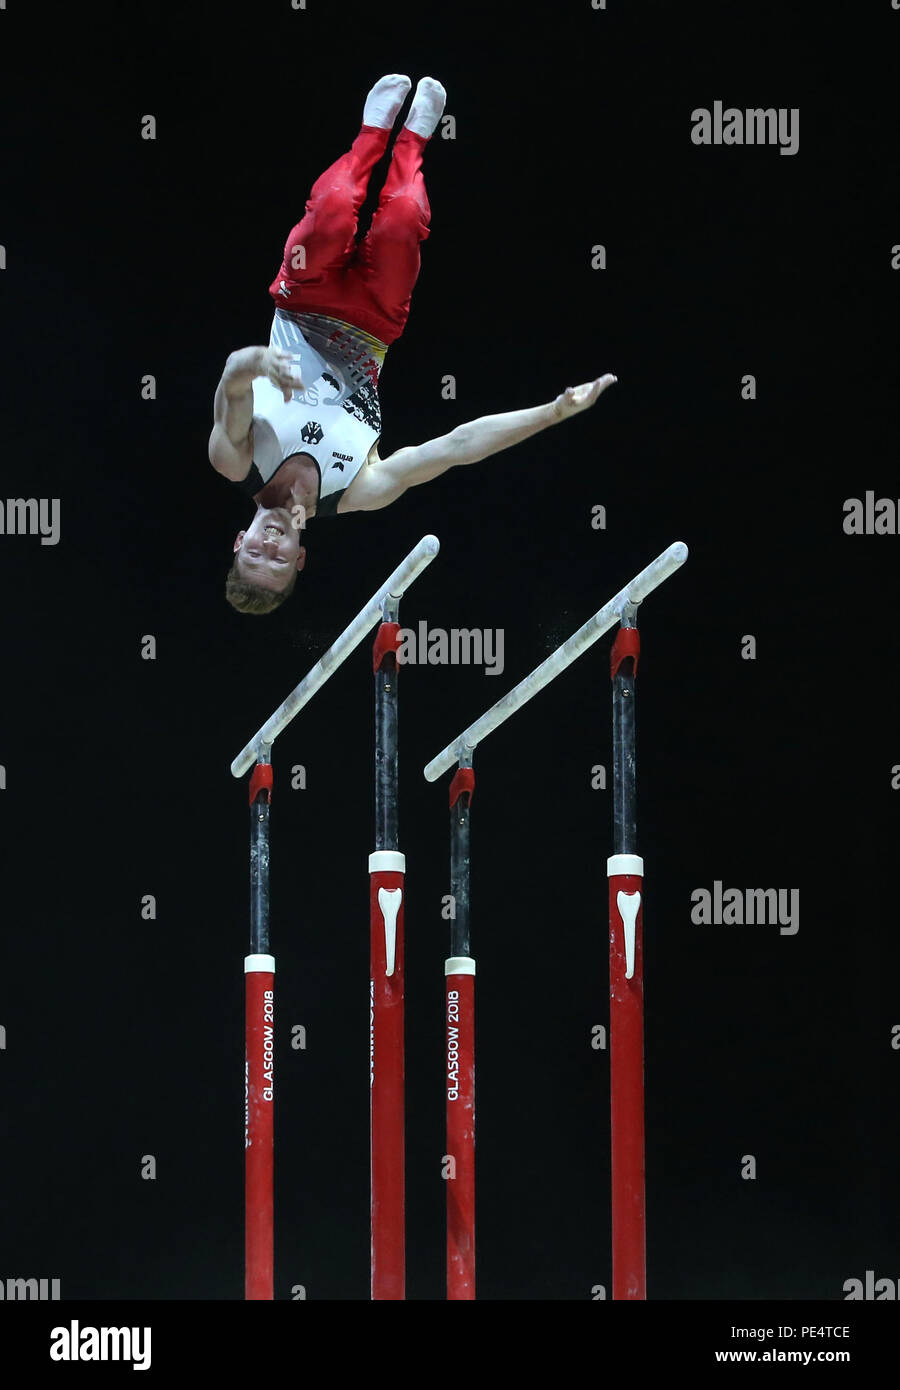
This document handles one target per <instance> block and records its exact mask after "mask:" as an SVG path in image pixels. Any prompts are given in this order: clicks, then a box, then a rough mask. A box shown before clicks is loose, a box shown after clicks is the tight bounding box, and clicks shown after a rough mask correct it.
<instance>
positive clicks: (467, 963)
mask: <svg viewBox="0 0 900 1390" xmlns="http://www.w3.org/2000/svg"><path fill="white" fill-rule="evenodd" d="M444 974H445V975H474V974H475V962H474V960H473V959H472V957H471V956H450V957H449V958H448V959H447V960H445V961H444Z"/></svg>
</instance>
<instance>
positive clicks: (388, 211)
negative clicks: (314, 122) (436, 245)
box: [269, 125, 431, 343]
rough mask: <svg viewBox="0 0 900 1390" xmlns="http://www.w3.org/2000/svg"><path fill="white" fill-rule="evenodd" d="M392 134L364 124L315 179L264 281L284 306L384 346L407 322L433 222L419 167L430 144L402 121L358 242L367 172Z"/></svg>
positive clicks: (391, 340) (367, 181) (383, 149)
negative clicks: (339, 322)
mask: <svg viewBox="0 0 900 1390" xmlns="http://www.w3.org/2000/svg"><path fill="white" fill-rule="evenodd" d="M390 135H391V132H390V130H383V129H381V128H380V127H378V126H368V125H364V126H363V127H362V128H361V129H360V132H359V134H358V135H357V137H356V139H355V140H354V141H353V144H352V145H351V147H350V149H349V150H348V151H347V153H346V154H345V155H342V156H341V158H340V159H338V160H337V161H336V162H335V163H334V164H332V166H331V168H330V169H326V171H325V173H324V174H322V175H321V176H320V177H319V178H318V179H317V180H316V182H315V183H314V184H313V186H312V191H311V193H310V196H309V200H308V201H307V204H306V213H305V216H304V217H303V220H302V221H301V222H298V223H297V225H296V227H294V228H293V230H292V231H291V234H290V236H289V237H288V239H287V243H286V245H285V248H284V260H283V261H282V264H281V269H280V270H279V272H278V275H277V276H276V278H275V279H274V280H273V282H272V284H271V285H270V286H269V294H270V295H271V296H272V298H273V300H274V301H275V303H276V304H277V305H280V306H281V307H282V308H285V309H292V310H294V311H295V312H300V313H306V312H309V313H320V314H329V315H331V317H333V318H339V319H343V320H344V322H345V323H351V324H353V326H354V327H355V328H361V329H363V331H364V332H366V333H371V334H373V336H374V337H376V338H379V339H380V340H381V341H382V342H383V343H393V342H394V341H395V340H396V339H397V338H399V337H400V334H401V333H402V332H403V329H404V328H405V326H406V320H407V318H408V316H409V303H410V297H411V295H412V290H413V285H414V284H415V283H416V278H417V276H418V274H419V266H420V256H419V246H420V244H421V243H422V242H423V241H424V240H425V238H426V237H427V236H428V225H429V221H430V219H431V208H430V206H429V203H428V195H427V193H426V192H425V179H424V177H423V175H422V170H421V167H420V166H421V163H422V153H423V151H424V149H425V146H426V144H427V143H428V142H427V140H426V138H425V137H424V136H422V135H416V134H415V133H414V132H413V131H411V130H407V129H406V127H405V126H404V127H403V129H402V130H401V131H400V134H399V135H398V136H397V139H396V140H395V141H394V148H393V152H392V157H391V163H390V167H389V169H388V174H387V178H386V180H385V183H384V188H383V189H382V192H381V197H380V199H379V202H378V207H377V208H376V210H375V214H374V216H373V218H372V225H371V227H370V228H369V230H368V232H367V233H366V235H365V237H364V238H363V239H362V241H359V240H358V239H357V225H356V224H357V215H358V213H359V209H360V208H361V207H362V204H363V202H364V200H365V196H366V190H367V188H368V183H369V175H370V174H371V172H372V170H373V168H374V167H375V165H376V164H377V163H378V160H379V159H380V158H381V156H382V155H383V154H384V152H385V150H386V149H387V144H388V140H389V139H390Z"/></svg>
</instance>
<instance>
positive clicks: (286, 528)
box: [209, 73, 616, 613]
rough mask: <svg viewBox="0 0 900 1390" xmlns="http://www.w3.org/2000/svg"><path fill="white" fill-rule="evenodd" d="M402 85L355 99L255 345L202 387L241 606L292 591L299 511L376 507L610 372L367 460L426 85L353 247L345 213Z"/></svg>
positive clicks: (423, 129)
mask: <svg viewBox="0 0 900 1390" xmlns="http://www.w3.org/2000/svg"><path fill="white" fill-rule="evenodd" d="M411 86H412V83H411V82H410V80H409V78H408V77H405V76H402V75H399V74H396V73H392V74H389V75H388V76H386V77H382V78H381V79H380V80H379V81H378V82H376V83H375V86H374V87H373V88H372V90H371V91H370V92H369V95H368V97H367V98H366V102H365V107H364V109H363V120H362V127H361V129H360V132H359V134H358V135H357V137H356V139H355V140H354V141H353V144H352V145H351V147H350V150H349V151H348V152H347V153H346V154H344V155H343V156H342V157H341V158H340V159H338V160H337V162H336V163H334V164H333V165H332V166H331V168H329V169H328V170H326V172H325V173H324V174H322V175H321V177H320V178H319V179H317V181H316V182H315V184H314V185H313V187H312V191H311V194H310V198H309V200H308V201H307V203H306V210H305V215H304V217H303V219H302V221H300V222H299V223H298V224H297V225H296V226H295V227H294V228H293V230H292V231H291V233H290V235H289V237H288V239H287V243H286V245H285V251H284V259H283V262H282V265H281V269H280V271H279V273H278V275H277V276H276V278H275V280H274V281H273V282H272V284H271V285H270V287H269V294H270V295H271V297H272V299H273V301H274V303H275V315H274V319H273V322H272V329H271V335H270V339H269V344H268V346H267V347H246V348H240V349H238V350H237V351H236V352H233V353H231V354H230V356H229V357H228V360H227V362H226V364H225V370H224V371H223V373H222V378H221V380H220V382H219V384H218V387H217V388H216V396H215V406H214V424H213V428H212V433H211V434H210V438H209V459H210V463H211V464H212V466H213V468H214V469H216V471H217V472H218V473H220V474H222V475H223V476H224V477H225V478H227V479H228V480H229V481H230V482H231V483H232V485H234V486H236V487H238V488H240V489H241V491H243V492H244V493H246V494H247V496H248V497H251V498H252V499H253V501H254V503H255V505H256V514H255V516H254V518H253V521H252V522H251V524H250V526H249V527H248V529H247V530H246V531H239V532H238V534H237V537H236V539H235V542H234V559H233V563H232V567H231V569H230V571H229V573H228V577H227V579H226V584H225V596H226V598H227V600H228V602H229V603H230V604H231V605H232V607H234V608H235V609H237V610H238V611H239V612H241V613H268V612H271V611H272V610H273V609H275V608H277V607H278V605H279V604H281V603H283V602H284V600H285V599H286V598H287V597H288V595H289V594H290V593H292V591H293V589H294V587H295V585H296V582H297V575H298V573H299V572H300V571H301V570H302V569H303V566H304V564H305V562H306V548H305V546H304V545H303V544H302V543H301V532H302V530H303V529H304V528H305V526H306V522H307V520H308V519H309V518H311V517H326V516H335V515H339V514H342V513H344V512H360V511H362V512H366V511H376V510H378V509H380V508H382V507H387V506H389V505H390V504H391V502H395V501H396V500H397V498H398V497H401V496H402V495H403V493H404V492H405V491H406V490H407V488H410V487H415V486H417V485H418V484H420V483H425V482H428V481H429V480H430V479H431V478H437V477H439V476H440V475H441V474H442V473H445V472H446V471H447V469H449V468H454V467H455V466H456V465H458V464H465V463H477V462H478V461H479V460H480V459H483V458H487V457H488V455H490V454H495V453H498V452H499V451H500V450H501V449H508V448H509V447H510V446H511V445H513V444H518V443H519V442H520V441H521V440H523V439H528V438H529V436H530V435H533V434H537V433H538V431H539V430H543V429H546V428H547V427H548V426H549V425H555V424H557V423H559V422H560V421H561V420H565V419H568V418H569V417H570V416H572V415H576V414H578V413H579V412H580V411H582V410H586V409H588V407H589V406H592V405H593V404H594V403H595V401H596V400H597V398H598V397H599V396H600V394H601V392H603V391H604V390H605V389H606V388H607V387H608V386H610V385H611V384H612V383H613V382H614V381H615V380H616V378H615V377H614V376H612V375H609V374H607V375H606V376H601V377H598V378H596V379H595V380H594V381H591V382H588V383H586V384H585V385H583V386H575V387H571V386H570V387H568V388H567V389H566V390H565V391H563V392H561V393H560V394H559V395H558V396H557V397H556V399H555V400H553V401H550V402H548V403H547V404H545V405H538V406H534V407H533V408H531V409H527V410H513V411H508V412H506V413H505V414H501V415H484V416H482V417H480V418H479V419H476V420H470V421H468V422H467V423H465V424H462V425H457V426H456V428H455V429H452V430H451V431H450V432H449V433H448V434H443V435H441V436H440V437H438V438H436V439H431V440H428V442H427V443H425V444H418V445H413V446H410V447H406V448H402V449H398V450H397V451H396V452H395V453H392V454H389V455H388V456H387V458H381V457H380V456H379V453H378V447H377V445H378V439H379V437H380V435H381V409H380V404H379V399H378V381H379V377H380V374H381V368H382V366H383V364H384V359H385V354H386V352H387V350H388V347H389V346H390V344H391V343H394V342H396V341H397V339H398V338H399V337H400V335H401V333H402V332H403V330H404V328H405V326H406V321H407V318H408V316H409V307H410V299H411V296H412V290H413V286H414V285H415V283H416V279H417V277H418V274H419V267H420V250H419V248H420V246H421V243H422V242H423V241H424V240H425V239H426V238H427V236H428V235H429V224H430V219H431V209H430V206H429V202H428V196H427V193H426V191H425V180H424V177H423V175H422V170H421V164H422V156H423V152H424V149H425V146H426V144H427V143H428V141H429V140H430V138H431V136H432V135H433V133H434V131H435V129H436V127H437V125H438V122H439V121H440V118H441V114H442V112H443V109H444V102H445V100H446V92H445V91H444V88H443V87H442V86H441V84H440V82H437V81H435V80H434V78H431V77H423V78H422V79H421V81H420V82H419V83H418V85H417V87H416V91H415V95H414V97H413V101H412V104H411V106H410V109H409V114H408V115H407V117H406V120H405V122H404V124H403V127H402V129H401V130H400V132H399V134H398V135H397V138H396V140H395V141H394V147H393V151H392V155H391V160H390V165H389V169H388V174H387V178H386V180H385V183H384V187H383V189H382V192H381V196H380V199H379V202H378V207H377V209H376V211H375V214H374V216H373V218H372V223H371V226H370V228H369V231H368V232H367V234H366V236H365V237H364V238H363V239H362V240H361V241H359V240H358V238H357V214H358V213H359V209H360V207H361V206H362V203H363V201H364V199H365V196H366V190H367V187H368V181H369V176H370V174H371V172H372V169H373V168H374V166H375V164H376V163H377V162H378V160H379V159H380V158H381V156H382V155H383V154H384V153H385V151H386V149H387V145H388V140H389V139H390V135H391V130H392V128H393V126H394V122H395V121H396V119H397V116H398V114H399V112H400V108H401V107H402V106H403V104H404V101H405V99H406V96H407V94H408V92H409V90H410V87H411Z"/></svg>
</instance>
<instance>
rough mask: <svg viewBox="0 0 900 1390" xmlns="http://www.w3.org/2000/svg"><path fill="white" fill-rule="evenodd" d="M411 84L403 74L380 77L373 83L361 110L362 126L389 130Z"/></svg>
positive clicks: (393, 73)
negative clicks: (375, 126)
mask: <svg viewBox="0 0 900 1390" xmlns="http://www.w3.org/2000/svg"><path fill="white" fill-rule="evenodd" d="M411 86H412V83H411V82H410V80H409V78H408V77H404V75H403V73H400V72H391V73H388V75H387V77H380V78H379V79H378V81H377V82H376V83H375V86H374V87H373V88H372V90H371V92H370V93H369V95H368V96H367V97H366V104H365V107H364V108H363V125H377V126H381V127H382V128H383V129H386V130H389V129H390V128H391V126H392V125H393V124H394V121H395V120H396V119H397V112H398V111H399V110H400V107H401V106H402V105H403V103H404V101H405V100H406V94H407V92H408V91H409V89H410V87H411Z"/></svg>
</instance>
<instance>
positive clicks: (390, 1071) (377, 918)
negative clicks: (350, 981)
mask: <svg viewBox="0 0 900 1390" xmlns="http://www.w3.org/2000/svg"><path fill="white" fill-rule="evenodd" d="M405 868H406V860H405V858H404V856H403V855H402V854H401V853H400V852H399V851H398V850H376V851H375V853H374V854H371V855H370V856H369V874H370V880H369V912H370V918H369V919H370V923H371V938H370V962H371V974H370V977H369V1030H370V1036H369V1087H370V1090H369V1094H370V1107H369V1144H370V1161H371V1239H372V1246H371V1295H372V1298H373V1299H403V1298H405V1297H406V1226H405V1221H406V1210H405V1172H404V1168H405V1148H404V1139H405V1131H404V1099H403V1096H404V1065H403V898H404V887H403V875H404V870H405Z"/></svg>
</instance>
